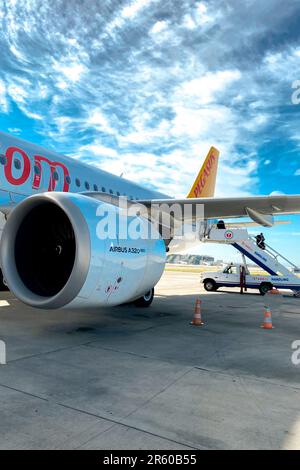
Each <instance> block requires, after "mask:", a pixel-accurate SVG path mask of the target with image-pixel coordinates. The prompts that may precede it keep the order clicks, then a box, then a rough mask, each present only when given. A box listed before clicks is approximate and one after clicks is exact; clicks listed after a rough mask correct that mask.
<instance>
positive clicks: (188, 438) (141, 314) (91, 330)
mask: <svg viewBox="0 0 300 470" xmlns="http://www.w3.org/2000/svg"><path fill="white" fill-rule="evenodd" d="M198 295H200V298H201V301H202V319H203V321H204V323H205V324H204V326H202V327H195V326H191V325H190V321H191V320H192V317H193V311H194V305H195V300H196V298H197V296H198ZM265 302H266V298H264V297H261V296H260V295H258V294H257V293H256V292H255V291H251V292H250V291H249V292H248V293H246V294H244V295H243V296H242V295H240V294H239V293H238V291H237V290H236V289H230V290H228V292H227V291H226V290H225V289H221V290H220V291H219V292H216V293H207V292H205V291H204V290H203V287H202V285H201V284H200V278H199V274H195V273H181V272H169V271H167V272H166V273H165V274H164V276H163V278H162V280H161V281H160V283H159V284H158V286H157V288H156V297H155V299H154V302H153V304H152V306H151V307H150V308H149V309H138V308H136V307H134V306H131V305H125V306H121V307H117V308H113V309H101V310H100V309H99V310H96V309H93V310H88V311H76V310H73V311H70V310H57V311H42V310H36V309H32V308H30V307H28V306H25V305H23V304H21V303H20V302H19V301H18V300H16V299H15V298H14V296H13V295H12V294H11V293H9V292H8V293H7V292H1V293H0V340H4V341H5V343H6V348H7V365H1V366H0V449H112V450H113V449H153V450H162V449H164V450H184V449H190V450H193V449H300V365H299V364H298V365H297V362H300V361H297V360H295V359H297V358H300V353H299V354H298V356H297V351H296V350H294V349H293V343H294V342H295V341H297V340H300V299H296V298H293V297H291V296H287V297H280V300H276V301H273V302H277V303H274V305H272V308H273V325H274V326H275V328H274V329H273V330H264V329H262V328H261V327H260V326H261V323H262V321H263V315H264V303H265ZM294 348H295V344H294ZM298 348H299V349H300V342H299V346H298ZM292 358H294V361H293V360H292ZM293 362H294V363H293Z"/></svg>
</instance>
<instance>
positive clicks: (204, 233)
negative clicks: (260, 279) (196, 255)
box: [200, 224, 300, 297]
mask: <svg viewBox="0 0 300 470" xmlns="http://www.w3.org/2000/svg"><path fill="white" fill-rule="evenodd" d="M200 240H201V241H202V242H204V243H208V242H210V243H223V244H230V245H232V246H233V247H234V248H235V249H236V250H238V251H239V252H240V253H241V254H242V255H243V256H246V257H247V258H248V259H250V260H251V261H253V262H254V263H255V264H256V265H258V266H259V267H261V268H262V269H263V270H264V271H266V272H267V273H269V274H270V275H271V276H285V277H287V278H288V279H289V281H292V282H293V281H295V285H297V284H299V287H298V288H295V290H294V289H293V292H294V294H295V295H296V296H297V297H300V278H299V277H298V276H297V275H296V274H295V272H293V270H298V267H297V266H296V265H295V264H294V263H292V262H291V261H290V260H288V259H287V258H286V257H285V256H283V255H282V254H280V253H279V252H278V251H276V250H274V248H272V247H271V246H269V245H268V244H266V243H264V244H265V249H264V250H263V249H261V248H260V247H258V246H257V243H256V239H255V237H254V236H252V235H250V234H249V233H248V230H247V229H246V228H229V229H226V228H225V229H218V228H217V227H216V225H215V224H214V225H208V224H204V225H202V227H200ZM291 269H292V270H291Z"/></svg>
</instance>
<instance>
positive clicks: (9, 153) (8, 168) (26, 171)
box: [4, 147, 31, 186]
mask: <svg viewBox="0 0 300 470" xmlns="http://www.w3.org/2000/svg"><path fill="white" fill-rule="evenodd" d="M15 153H18V154H19V155H21V156H22V158H23V170H22V175H21V176H19V178H15V177H14V176H13V174H12V165H13V157H14V154H15ZM5 156H6V158H7V162H6V165H5V168H4V173H5V178H6V179H7V181H8V182H9V183H10V184H13V185H14V186H20V185H21V184H24V183H26V181H27V180H28V178H29V175H30V169H31V165H30V159H29V157H28V156H27V155H26V153H25V152H24V151H23V150H22V149H19V148H18V147H8V149H7V150H6V153H5Z"/></svg>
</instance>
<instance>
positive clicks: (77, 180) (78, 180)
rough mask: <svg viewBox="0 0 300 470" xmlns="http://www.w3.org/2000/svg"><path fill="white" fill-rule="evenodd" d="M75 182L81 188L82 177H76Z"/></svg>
mask: <svg viewBox="0 0 300 470" xmlns="http://www.w3.org/2000/svg"><path fill="white" fill-rule="evenodd" d="M75 183H76V186H77V187H78V188H80V179H78V178H76V180H75Z"/></svg>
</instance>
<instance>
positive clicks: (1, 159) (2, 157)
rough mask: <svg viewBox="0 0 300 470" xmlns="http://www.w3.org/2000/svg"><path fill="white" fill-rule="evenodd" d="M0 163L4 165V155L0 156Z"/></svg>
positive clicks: (5, 159) (5, 161) (5, 160)
mask: <svg viewBox="0 0 300 470" xmlns="http://www.w3.org/2000/svg"><path fill="white" fill-rule="evenodd" d="M0 163H1V165H6V163H7V158H6V156H5V155H0Z"/></svg>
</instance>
